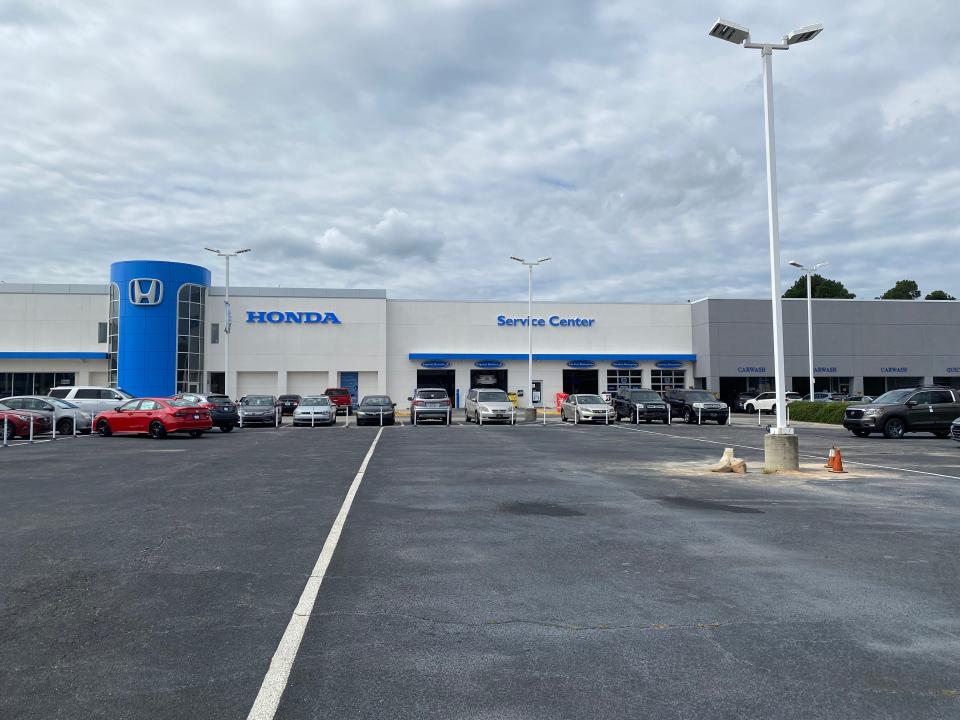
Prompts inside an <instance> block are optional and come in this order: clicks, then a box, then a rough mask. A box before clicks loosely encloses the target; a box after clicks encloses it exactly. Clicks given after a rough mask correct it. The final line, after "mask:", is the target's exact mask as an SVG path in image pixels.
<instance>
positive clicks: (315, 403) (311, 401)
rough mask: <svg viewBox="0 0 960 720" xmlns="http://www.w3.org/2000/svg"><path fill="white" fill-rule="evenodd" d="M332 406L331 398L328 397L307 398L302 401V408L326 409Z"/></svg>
mask: <svg viewBox="0 0 960 720" xmlns="http://www.w3.org/2000/svg"><path fill="white" fill-rule="evenodd" d="M329 405H330V398H328V397H327V396H326V395H319V396H315V397H305V398H303V399H302V400H301V401H300V407H326V406H329Z"/></svg>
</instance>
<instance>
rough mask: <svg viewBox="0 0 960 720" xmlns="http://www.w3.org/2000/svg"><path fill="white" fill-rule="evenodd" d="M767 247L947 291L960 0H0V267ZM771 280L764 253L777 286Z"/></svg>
mask: <svg viewBox="0 0 960 720" xmlns="http://www.w3.org/2000/svg"><path fill="white" fill-rule="evenodd" d="M718 15H722V16H723V17H726V18H729V19H731V20H734V21H736V22H740V23H741V24H744V25H747V26H749V27H750V28H751V30H752V33H753V38H754V39H755V40H758V41H764V40H771V41H772V40H776V39H777V38H779V37H780V36H782V35H783V34H784V32H785V31H787V30H791V29H794V28H796V27H799V26H802V25H807V24H810V23H815V22H820V23H823V24H824V26H825V28H826V29H825V30H824V32H823V33H822V34H821V35H820V37H818V38H817V39H816V40H814V41H813V42H811V43H809V44H806V45H800V46H797V47H794V48H793V49H791V50H790V51H788V52H778V53H776V55H775V56H774V78H775V101H776V113H777V143H778V148H777V149H778V161H779V172H780V191H781V195H780V201H781V207H780V218H781V238H782V243H783V261H784V263H786V261H788V260H790V259H793V258H797V259H799V260H801V261H806V262H810V263H813V262H817V261H822V260H829V261H830V263H831V267H830V272H828V273H827V274H828V275H829V276H831V277H835V278H836V279H839V280H841V281H842V282H844V283H845V284H846V286H847V287H848V288H849V289H850V290H851V291H853V292H856V293H857V295H858V297H874V296H875V295H878V294H880V293H881V292H883V291H884V290H886V289H887V288H889V287H891V286H892V285H893V284H894V282H895V281H896V280H898V279H901V278H905V277H906V278H912V279H916V280H917V281H918V282H919V284H920V287H921V289H922V290H923V291H924V292H927V291H929V290H933V289H936V288H943V289H945V290H947V291H949V292H951V293H952V294H954V295H958V296H960V275H958V273H957V249H958V247H960V242H958V241H960V222H958V219H960V147H958V128H960V74H958V68H960V43H957V40H956V28H957V27H958V26H960V4H958V3H954V2H945V1H944V0H913V1H912V2H910V3H901V2H885V1H883V0H872V1H870V0H867V1H863V2H837V1H836V0H830V1H829V2H821V1H819V0H817V1H808V2H804V3H787V4H781V3H770V2H761V1H759V0H757V1H754V0H726V1H725V2H721V3H715V2H696V1H693V0H691V1H687V0H684V1H682V2H674V3H661V2H658V3H654V2H637V0H609V1H597V2H589V1H588V0H551V2H520V1H519V0H405V1H401V0H309V1H307V0H304V1H300V0H267V1H265V2H264V1H263V0H258V1H257V2H254V1H253V0H243V1H236V2H227V1H225V0H224V1H220V0H204V1H203V2H197V1H196V0H164V2H156V0H151V1H150V2H141V1H140V0H113V1H111V2H104V1H103V0H84V1H83V2H81V1H80V0H70V1H45V0H0V62H2V66H3V68H4V72H3V73H0V93H2V95H0V96H2V97H3V103H2V107H3V109H2V111H0V127H2V132H3V138H4V142H2V144H0V248H2V260H0V280H5V281H7V282H104V281H105V280H106V277H107V274H108V266H109V263H110V262H112V261H114V260H120V259H135V258H155V259H169V260H178V261H185V262H196V263H203V264H207V266H208V267H211V269H213V270H214V282H215V283H221V282H222V279H223V276H222V272H221V269H222V268H221V265H220V263H219V261H216V259H215V258H213V257H212V256H209V254H208V253H205V252H204V251H203V249H202V248H203V247H204V246H205V245H212V246H214V247H223V248H235V247H243V246H249V247H252V248H254V252H253V253H251V254H249V255H247V256H245V257H244V258H243V259H242V260H239V261H237V262H236V263H235V264H234V265H233V266H232V268H231V270H233V272H232V281H233V283H234V284H235V285H272V286H276V285H282V286H307V287H380V288H387V290H388V293H389V296H390V297H395V298H413V297H424V298H457V297H462V298H476V299H510V298H525V297H526V278H525V277H524V271H523V269H522V268H520V267H519V266H517V265H516V264H515V263H512V262H511V261H510V260H508V259H507V258H508V257H509V256H510V255H529V256H543V255H550V256H552V257H553V260H552V261H551V262H550V263H548V264H547V265H546V266H544V268H543V269H542V270H538V272H537V275H536V283H537V295H538V297H542V298H550V299H571V300H583V301H586V300H622V301H633V300H640V301H679V302H683V301H684V300H686V299H693V298H699V297H704V296H707V295H710V296H714V297H723V296H727V297H729V296H736V297H759V296H763V295H765V294H766V293H768V292H769V290H768V288H769V269H768V265H767V263H768V252H767V234H766V191H765V175H764V164H763V110H762V87H761V76H760V72H761V60H760V56H759V53H758V52H757V51H752V50H751V51H748V50H744V49H742V48H737V47H736V46H734V45H731V44H729V43H724V42H721V41H719V40H715V39H713V38H710V37H708V36H707V34H706V33H707V30H708V28H709V26H710V25H711V23H712V22H713V20H715V19H716V17H717V16H718ZM794 278H795V274H794V273H793V272H792V271H791V270H790V268H786V271H785V273H784V284H785V285H788V284H789V282H790V281H792V280H793V279H794Z"/></svg>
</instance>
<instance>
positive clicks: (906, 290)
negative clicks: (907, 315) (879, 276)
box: [877, 280, 920, 300]
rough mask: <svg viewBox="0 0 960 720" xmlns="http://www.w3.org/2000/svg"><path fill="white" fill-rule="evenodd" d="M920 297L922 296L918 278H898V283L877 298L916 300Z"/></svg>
mask: <svg viewBox="0 0 960 720" xmlns="http://www.w3.org/2000/svg"><path fill="white" fill-rule="evenodd" d="M918 297H920V288H919V287H918V286H917V281H916V280H897V284H896V285H894V286H893V287H892V288H890V289H889V290H887V291H886V292H885V293H884V294H883V295H881V296H880V297H878V298H877V300H916V299H917V298H918Z"/></svg>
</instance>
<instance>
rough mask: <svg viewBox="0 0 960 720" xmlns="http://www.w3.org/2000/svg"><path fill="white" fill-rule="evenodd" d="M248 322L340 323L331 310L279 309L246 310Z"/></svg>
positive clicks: (279, 323) (288, 323)
mask: <svg viewBox="0 0 960 720" xmlns="http://www.w3.org/2000/svg"><path fill="white" fill-rule="evenodd" d="M247 322H248V323H264V324H265V323H269V324H271V325H281V324H285V325H341V324H342V323H341V322H340V318H338V317H337V316H336V315H334V314H333V313H332V312H322V313H321V312H314V311H313V310H310V311H308V312H289V311H284V312H281V311H279V310H269V311H268V310H247Z"/></svg>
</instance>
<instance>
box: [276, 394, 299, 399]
mask: <svg viewBox="0 0 960 720" xmlns="http://www.w3.org/2000/svg"><path fill="white" fill-rule="evenodd" d="M280 399H281V400H299V399H300V396H299V395H281V396H280Z"/></svg>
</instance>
